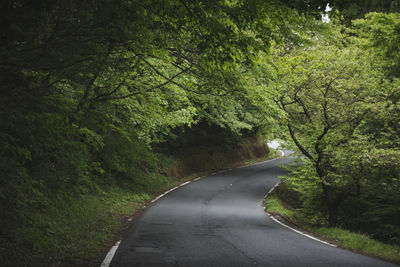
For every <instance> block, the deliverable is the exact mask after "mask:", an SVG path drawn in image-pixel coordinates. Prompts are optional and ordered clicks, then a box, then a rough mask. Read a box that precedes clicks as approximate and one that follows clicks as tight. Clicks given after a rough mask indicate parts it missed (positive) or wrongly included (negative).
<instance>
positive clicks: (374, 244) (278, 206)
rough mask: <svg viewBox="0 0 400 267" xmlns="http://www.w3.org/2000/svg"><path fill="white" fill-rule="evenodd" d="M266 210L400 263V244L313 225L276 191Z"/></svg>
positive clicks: (322, 236) (342, 243)
mask: <svg viewBox="0 0 400 267" xmlns="http://www.w3.org/2000/svg"><path fill="white" fill-rule="evenodd" d="M264 204H265V210H266V211H267V212H268V213H270V214H272V215H275V216H279V217H281V218H283V220H284V221H285V223H287V224H289V225H292V226H294V227H297V228H301V229H304V230H305V231H306V232H309V233H311V235H314V236H316V237H318V238H320V239H322V240H326V241H328V242H330V243H332V244H335V245H337V246H339V247H341V248H346V249H349V250H351V251H354V252H357V253H361V254H365V255H369V256H374V257H377V258H381V259H384V260H387V261H391V262H395V263H400V246H396V245H389V244H385V243H382V242H379V241H377V240H374V239H372V238H370V237H368V236H366V235H363V234H359V233H354V232H350V231H347V230H344V229H341V228H329V227H321V226H317V225H313V224H311V223H310V221H309V219H307V218H305V217H304V216H303V215H302V214H301V213H300V212H299V211H298V210H296V209H294V208H292V207H291V206H290V205H288V204H287V203H286V202H284V201H282V200H281V199H280V198H279V196H278V194H277V193H276V192H275V191H274V192H272V193H271V194H269V195H268V196H267V198H266V199H265V201H264Z"/></svg>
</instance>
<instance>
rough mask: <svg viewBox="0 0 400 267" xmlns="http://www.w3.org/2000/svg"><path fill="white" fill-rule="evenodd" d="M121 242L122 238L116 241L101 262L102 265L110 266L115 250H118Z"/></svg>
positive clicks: (101, 266) (102, 266)
mask: <svg viewBox="0 0 400 267" xmlns="http://www.w3.org/2000/svg"><path fill="white" fill-rule="evenodd" d="M120 243H121V240H120V241H118V242H117V243H115V245H114V246H113V247H112V248H111V249H110V251H109V252H108V253H107V255H106V258H105V259H104V261H103V262H102V263H101V265H100V267H108V266H110V263H111V260H112V259H113V257H114V254H115V252H116V251H117V249H118V247H119V244H120Z"/></svg>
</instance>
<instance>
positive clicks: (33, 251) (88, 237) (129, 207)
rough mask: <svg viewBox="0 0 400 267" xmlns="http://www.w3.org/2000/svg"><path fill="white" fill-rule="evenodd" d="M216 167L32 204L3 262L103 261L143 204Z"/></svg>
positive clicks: (272, 155)
mask: <svg viewBox="0 0 400 267" xmlns="http://www.w3.org/2000/svg"><path fill="white" fill-rule="evenodd" d="M277 155H279V152H278V151H275V150H271V151H270V153H269V154H268V155H266V156H265V157H259V158H252V159H247V160H246V159H245V160H242V161H240V162H236V163H232V164H227V165H224V166H220V169H228V168H233V167H237V166H240V165H247V164H252V163H256V162H261V161H265V160H268V159H271V158H275V157H277ZM214 171H215V169H214V170H210V171H203V172H198V173H192V174H191V175H188V176H185V177H183V178H174V177H168V176H165V175H160V174H154V175H149V177H147V178H146V182H145V185H146V187H145V188H142V189H141V190H140V191H133V190H132V189H130V188H128V187H126V188H125V187H121V186H117V185H111V186H108V187H107V188H102V189H101V190H100V191H99V192H97V193H88V194H82V195H79V196H77V197H65V198H62V199H53V200H51V201H52V204H51V205H49V206H50V207H51V208H48V209H46V210H43V211H41V212H37V211H33V210H32V212H31V214H28V215H27V216H29V217H30V218H31V223H30V225H27V226H25V227H23V228H19V229H16V231H19V233H18V236H22V237H23V239H21V240H14V241H12V242H4V244H6V246H5V248H4V249H3V248H1V249H0V262H2V266H100V264H101V262H102V261H103V259H104V256H105V254H106V253H107V251H108V250H109V249H110V247H111V246H112V245H114V244H115V242H116V241H117V240H119V239H121V236H122V233H123V231H124V230H125V229H126V228H127V227H128V226H129V225H130V221H131V219H132V217H134V216H135V215H136V214H138V212H140V210H142V207H143V205H147V203H149V201H150V200H151V199H153V198H154V197H155V196H156V195H158V194H160V193H161V192H164V191H166V190H168V189H170V188H172V187H174V186H176V185H178V184H180V183H182V182H184V181H189V180H191V179H194V178H195V177H198V176H202V175H207V174H210V173H212V172H214ZM1 238H3V237H1ZM3 241H6V240H3Z"/></svg>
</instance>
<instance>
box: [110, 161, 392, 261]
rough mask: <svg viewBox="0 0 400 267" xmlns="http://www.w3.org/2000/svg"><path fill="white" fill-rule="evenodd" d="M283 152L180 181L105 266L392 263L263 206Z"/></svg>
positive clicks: (274, 180)
mask: <svg viewBox="0 0 400 267" xmlns="http://www.w3.org/2000/svg"><path fill="white" fill-rule="evenodd" d="M287 161H288V159H282V158H281V159H276V160H273V161H269V162H266V163H261V164H256V165H251V166H246V167H242V168H236V169H233V170H230V171H226V172H223V173H220V174H215V175H211V176H208V177H205V178H202V179H200V180H198V181H195V182H192V183H190V184H187V185H185V186H182V187H179V188H178V189H176V190H174V191H172V192H171V193H169V194H167V195H165V196H163V197H162V198H160V199H158V200H157V201H156V202H155V203H154V204H153V205H152V206H151V207H150V208H148V209H147V210H146V212H145V213H144V214H143V215H142V216H140V218H138V219H137V221H136V222H135V223H134V225H133V226H132V228H131V229H130V230H129V232H128V233H127V235H126V236H125V237H124V239H123V240H122V242H121V244H120V246H119V247H118V249H117V251H116V253H115V255H114V257H113V260H112V262H111V266H113V267H117V266H120V267H122V266H124V267H125V266H182V267H190V266H204V267H208V266H216V267H224V266H296V267H299V266H307V267H310V266H346V267H347V266H363V267H366V266H371V267H372V266H397V265H394V264H391V263H387V262H384V261H381V260H378V259H374V258H370V257H366V256H363V255H359V254H355V253H352V252H350V251H347V250H344V249H339V248H335V247H331V246H329V245H326V244H322V243H320V242H318V241H315V240H312V239H310V238H307V237H305V236H303V235H300V234H298V233H295V232H293V231H291V230H290V229H287V228H285V227H283V226H281V225H280V224H278V223H276V222H274V221H273V220H272V219H271V218H269V216H268V215H267V214H266V213H265V212H264V210H263V207H262V201H263V198H264V196H265V194H266V192H268V191H269V190H270V188H272V187H273V186H274V185H275V184H276V183H277V182H278V181H279V179H278V177H279V176H281V175H284V174H285V171H284V170H283V169H282V168H279V167H278V164H284V163H287Z"/></svg>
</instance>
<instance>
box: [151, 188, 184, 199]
mask: <svg viewBox="0 0 400 267" xmlns="http://www.w3.org/2000/svg"><path fill="white" fill-rule="evenodd" d="M178 187H179V186H175V187H173V188H171V189H170V190H168V191H165V192H164V193H162V194H161V195H159V196H158V197H156V198H155V199H153V200H152V201H151V203H154V202H156V201H157V200H158V199H160V198H162V197H163V196H165V195H166V194H168V193H169V192H172V191H174V190H175V189H177V188H178Z"/></svg>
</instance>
